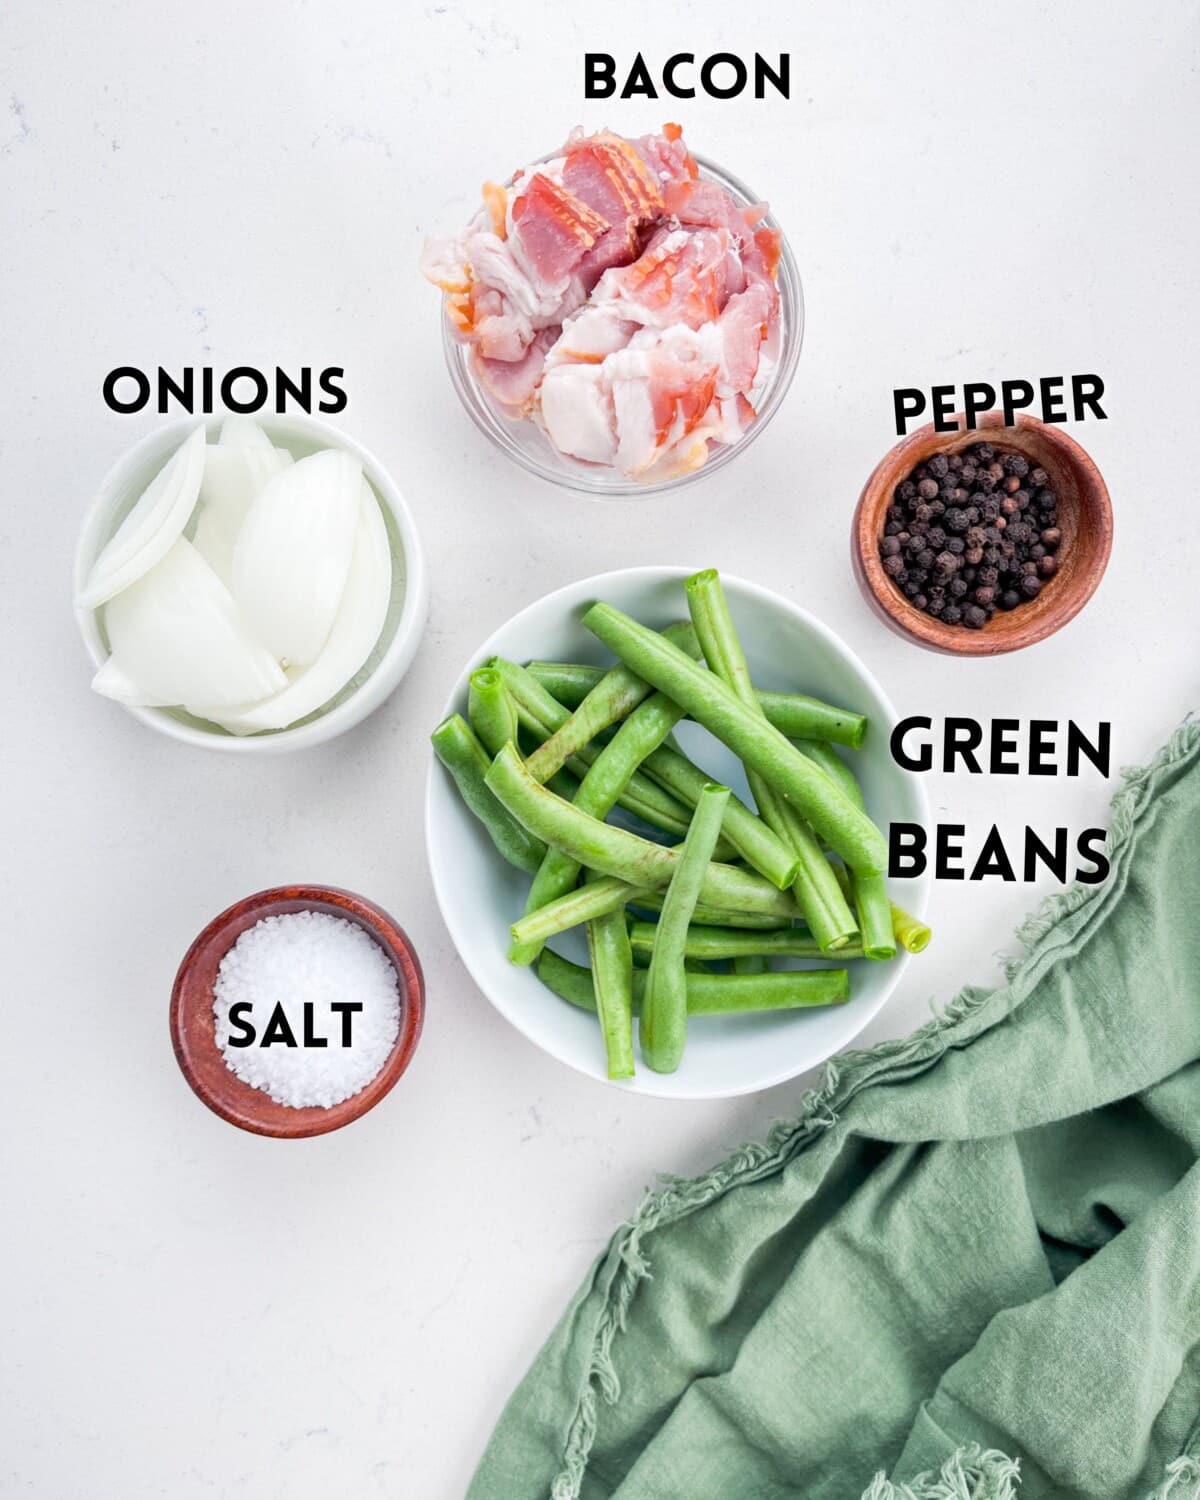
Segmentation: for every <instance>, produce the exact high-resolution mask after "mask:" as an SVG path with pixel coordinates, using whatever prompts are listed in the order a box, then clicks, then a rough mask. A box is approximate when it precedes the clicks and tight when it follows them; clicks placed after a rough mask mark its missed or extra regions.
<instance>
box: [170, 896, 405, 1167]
mask: <svg viewBox="0 0 1200 1500" xmlns="http://www.w3.org/2000/svg"><path fill="white" fill-rule="evenodd" d="M298 911H324V912H328V913H329V914H330V915H332V916H340V917H345V918H346V919H347V920H349V921H352V922H354V923H355V924H356V925H357V926H359V927H361V928H363V930H364V931H366V932H368V933H369V934H370V935H371V937H373V938H374V939H375V941H376V942H377V943H378V944H379V946H380V947H381V948H382V949H383V951H384V952H385V953H386V954H387V956H388V958H389V959H390V960H391V962H392V964H393V966H394V967H395V970H396V978H397V981H398V983H399V987H400V1029H399V1031H398V1033H397V1035H396V1040H395V1042H394V1043H393V1045H392V1050H391V1052H389V1054H388V1056H387V1059H386V1061H385V1062H384V1064H383V1067H382V1068H381V1069H380V1070H379V1072H378V1073H377V1074H376V1075H375V1077H374V1078H373V1079H372V1080H371V1082H370V1083H368V1084H367V1085H366V1087H365V1088H363V1089H360V1090H359V1092H358V1093H357V1094H352V1095H351V1096H350V1098H349V1099H343V1100H342V1101H341V1102H340V1103H339V1104H334V1105H332V1106H330V1108H328V1109H322V1108H321V1107H320V1106H311V1107H307V1108H303V1109H294V1108H292V1107H291V1106H290V1105H286V1104H279V1103H277V1102H276V1101H275V1100H274V1099H272V1098H271V1096H270V1095H269V1094H267V1093H264V1092H263V1091H262V1090H261V1089H256V1088H254V1087H253V1086H252V1085H250V1084H248V1083H245V1082H243V1080H242V1079H240V1078H239V1077H238V1076H237V1075H236V1074H235V1073H233V1072H231V1071H230V1070H229V1069H228V1068H227V1067H226V1065H225V1059H224V1058H223V1057H222V1056H221V1053H220V1051H219V1050H218V1048H217V1046H216V1042H215V1040H214V1039H213V1032H212V1023H211V1020H210V1022H209V1025H208V1027H207V1029H206V1028H205V1026H204V1024H203V1018H202V1016H201V1012H202V1011H206V1012H207V1015H208V1017H211V1015H212V990H211V986H209V987H207V988H201V985H200V981H199V980H198V979H197V973H196V971H197V968H198V966H199V965H200V964H201V963H208V962H211V961H212V960H213V958H214V954H215V962H216V963H217V964H219V963H220V961H221V959H222V958H223V957H224V955H225V954H226V953H227V952H228V951H229V949H230V948H231V947H232V946H233V944H234V943H235V942H236V941H237V939H238V938H239V937H240V936H241V934H242V933H243V932H245V931H246V930H247V929H248V928H250V927H253V926H254V924H255V923H256V922H259V921H261V920H262V918H264V917H270V916H282V915H285V914H287V913H291V912H298ZM424 1019H425V977H424V974H423V972H422V970H421V963H420V960H419V958H418V957H417V952H416V949H415V948H414V947H413V945H412V943H411V941H410V940H409V937H408V934H407V933H406V932H405V931H404V929H403V928H402V927H401V926H400V924H399V923H398V922H397V921H396V920H395V919H394V918H393V917H391V916H389V915H388V913H387V912H386V911H384V910H383V908H382V907H379V906H376V905H375V903H374V902H373V901H368V900H367V899H366V897H365V896H358V895H355V894H354V892H352V891H346V890H342V889H341V888H340V887H338V886H330V885H290V886H272V887H271V888H270V889H268V890H262V891H256V892H255V893H254V894H253V895H250V896H246V897H243V899H242V900H240V901H236V902H234V904H233V905H232V906H230V907H227V908H226V909H225V910H224V911H223V912H221V913H219V914H218V915H217V916H215V917H214V918H213V919H212V921H211V922H209V923H208V924H207V926H205V927H204V928H203V930H202V931H201V932H200V933H198V934H197V936H196V938H195V939H194V940H193V942H192V944H191V946H190V947H189V948H188V950H187V952H186V953H185V954H184V956H183V961H182V962H181V963H180V965H179V969H178V972H177V973H176V975H175V983H174V985H173V986H172V988H171V1014H170V1029H171V1045H172V1047H173V1048H174V1051H175V1058H176V1061H177V1062H178V1063H179V1067H180V1070H181V1071H182V1073H183V1076H184V1077H185V1078H186V1079H187V1081H188V1084H189V1085H190V1087H191V1089H192V1091H193V1093H195V1095H196V1096H197V1098H199V1099H200V1100H202V1101H203V1103H204V1104H206V1105H207V1106H208V1108H209V1109H211V1110H212V1112H213V1113H214V1114H216V1115H219V1116H220V1117H221V1119H223V1120H226V1121H228V1122H229V1124H230V1125H236V1126H237V1127H238V1128H239V1129H240V1130H248V1131H250V1132H251V1133H253V1134H255V1135H265V1136H271V1137H274V1138H276V1139H281V1140H296V1139H302V1138H305V1137H308V1136H314V1135H325V1134H327V1133H328V1132H329V1131H331V1130H339V1129H341V1127H342V1126H344V1125H349V1124H350V1123H351V1122H352V1121H354V1120H357V1119H360V1118H361V1117H362V1116H363V1115H365V1114H366V1113H367V1112H368V1110H371V1109H373V1108H374V1107H375V1105H376V1104H378V1103H379V1101H380V1100H381V1099H382V1098H383V1097H384V1096H385V1095H386V1094H388V1093H390V1092H391V1090H392V1088H393V1087H394V1086H395V1084H396V1083H397V1081H398V1080H399V1078H400V1076H401V1075H402V1074H403V1073H404V1071H405V1069H406V1068H407V1067H408V1065H409V1062H410V1061H411V1060H412V1055H413V1052H414V1051H415V1050H416V1046H417V1042H418V1040H419V1039H420V1035H421V1029H422V1026H423V1024H424ZM197 1028H199V1034H197ZM201 1053H206V1054H208V1060H207V1065H206V1064H205V1063H203V1062H202V1061H201V1056H200V1054H201ZM214 1057H215V1059H216V1061H217V1062H218V1063H219V1065H220V1072H219V1073H217V1072H216V1071H215V1070H213V1069H212V1066H211V1064H212V1059H213V1058H214ZM206 1075H211V1078H212V1079H214V1080H216V1082H217V1083H218V1084H219V1088H217V1087H214V1086H213V1084H212V1082H210V1077H209V1076H206Z"/></svg>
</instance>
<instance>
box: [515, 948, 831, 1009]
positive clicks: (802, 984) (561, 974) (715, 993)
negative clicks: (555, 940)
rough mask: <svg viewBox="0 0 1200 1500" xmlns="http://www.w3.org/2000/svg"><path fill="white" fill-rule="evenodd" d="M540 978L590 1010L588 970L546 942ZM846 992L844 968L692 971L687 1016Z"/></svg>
mask: <svg viewBox="0 0 1200 1500" xmlns="http://www.w3.org/2000/svg"><path fill="white" fill-rule="evenodd" d="M537 972H538V978H539V979H540V980H541V981H542V983H543V984H545V986H546V988H547V989H550V990H553V991H554V993H555V994H556V995H559V996H561V997H562V999H564V1000H566V1001H568V1002H569V1003H570V1004H571V1005H574V1006H577V1007H578V1008H579V1009H580V1010H588V1011H592V1012H594V1011H595V1009H596V996H595V991H594V989H593V985H592V976H591V973H590V972H589V970H587V969H586V968H584V967H583V965H582V964H573V963H571V962H570V961H569V960H568V959H565V958H560V957H559V955H558V954H557V953H555V952H554V951H553V950H552V949H550V948H547V949H546V951H545V952H544V953H543V954H542V956H541V958H540V959H539V960H538V966H537ZM647 972H648V971H647V970H645V969H635V970H634V973H633V1009H634V1014H635V1015H636V1014H637V1013H638V1012H640V1010H641V1007H642V997H643V993H644V991H645V988H646V975H647ZM849 998H850V975H849V973H848V972H847V971H846V970H845V969H787V970H779V971H776V972H775V973H773V974H692V973H689V974H688V977H687V1008H688V1015H689V1016H705V1015H707V1016H729V1015H741V1014H746V1013H750V1012H754V1011H767V1010H795V1009H798V1008H799V1007H801V1006H813V1005H841V1004H842V1003H843V1002H844V1001H846V1000H848V999H849Z"/></svg>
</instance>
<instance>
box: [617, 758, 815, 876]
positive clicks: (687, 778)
mask: <svg viewBox="0 0 1200 1500" xmlns="http://www.w3.org/2000/svg"><path fill="white" fill-rule="evenodd" d="M642 764H643V769H644V770H646V771H647V772H649V774H650V775H651V776H652V777H653V778H654V780H655V781H657V782H658V783H659V785H660V786H663V787H665V788H666V789H667V791H668V792H670V793H671V794H672V795H673V796H675V797H678V798H679V800H680V802H683V803H686V804H687V805H688V806H689V807H695V805H696V803H697V801H698V800H699V798H700V793H701V791H702V790H703V789H704V785H705V783H706V782H708V781H710V780H711V779H712V778H711V777H710V776H708V775H706V774H705V772H703V771H702V770H701V769H700V767H699V766H697V765H693V764H692V762H691V761H690V760H689V759H688V758H687V756H686V755H684V754H683V753H682V752H681V751H679V750H674V749H671V748H670V747H669V746H667V745H663V746H661V747H660V748H659V749H657V750H655V751H653V752H652V753H651V754H650V755H648V756H647V757H646V759H645V760H644V761H643V763H642ZM721 832H722V834H723V835H724V836H725V839H726V841H727V842H728V843H729V845H730V846H731V847H732V848H733V849H735V850H736V851H737V853H738V854H740V855H741V856H742V858H743V859H744V860H745V861H746V863H747V864H748V865H753V867H754V868H755V869H756V870H757V871H758V872H759V874H760V875H765V876H766V877H767V879H768V880H769V881H770V882H771V884H772V885H777V886H778V887H779V889H780V890H781V891H786V890H787V889H788V887H789V886H790V885H792V884H793V882H794V881H795V879H796V867H797V864H798V861H797V858H796V856H795V854H794V853H793V852H792V851H791V850H790V849H788V847H787V845H786V844H785V843H784V842H783V840H782V839H781V838H780V837H779V836H778V835H777V834H775V833H772V831H771V830H770V829H769V828H768V827H767V825H766V824H765V823H764V822H763V820H762V819H761V818H760V817H758V816H757V815H756V814H754V813H752V812H751V811H750V809H749V808H748V807H747V806H746V804H745V803H744V802H743V801H742V800H741V798H740V797H733V796H731V797H730V799H729V801H728V803H727V804H726V807H725V818H724V820H723V822H722V823H721Z"/></svg>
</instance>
